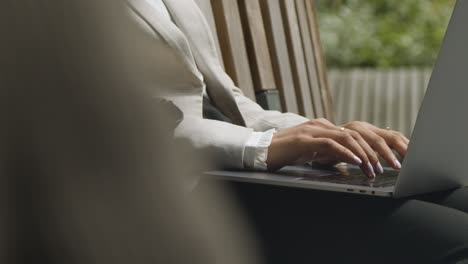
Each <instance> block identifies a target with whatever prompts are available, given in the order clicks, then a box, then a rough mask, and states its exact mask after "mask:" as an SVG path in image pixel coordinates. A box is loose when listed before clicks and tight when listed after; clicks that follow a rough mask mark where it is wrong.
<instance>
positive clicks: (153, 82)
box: [128, 0, 308, 168]
mask: <svg viewBox="0 0 468 264" xmlns="http://www.w3.org/2000/svg"><path fill="white" fill-rule="evenodd" d="M128 2H129V7H130V8H131V10H132V13H131V14H132V16H133V17H134V18H135V19H136V20H137V22H138V24H139V25H140V26H141V27H142V28H143V29H144V30H143V31H142V32H143V33H144V34H146V35H147V36H146V37H145V39H146V40H147V41H149V42H151V43H148V45H151V46H154V48H152V50H153V52H152V53H151V54H148V56H147V58H146V59H147V60H152V61H151V65H153V67H152V68H151V69H149V70H148V72H147V73H146V74H145V75H144V77H143V79H144V80H142V81H143V83H144V85H146V86H147V87H149V88H152V87H155V88H156V87H157V88H158V90H161V91H163V92H162V93H163V94H162V95H161V94H159V96H162V97H164V98H166V99H168V100H171V101H173V102H174V104H176V105H177V106H178V107H179V108H180V109H181V110H182V112H183V113H184V121H183V122H182V123H181V124H180V126H179V127H178V128H177V130H176V136H177V137H182V138H186V139H188V140H189V141H190V142H191V143H192V144H193V146H195V147H196V148H197V149H200V150H203V151H207V152H208V154H211V155H212V156H213V157H214V158H215V159H216V164H217V165H219V166H220V167H223V168H243V154H244V146H245V144H246V142H247V140H248V139H249V137H250V135H251V134H252V132H253V131H266V130H268V129H271V128H276V129H282V128H287V127H291V126H294V125H297V124H300V123H303V122H305V121H307V120H308V119H306V118H304V117H301V116H299V115H296V114H292V113H280V112H277V111H265V110H263V109H262V108H261V107H260V106H259V105H258V104H256V103H255V102H253V101H251V100H250V99H249V98H247V97H246V96H244V94H243V93H242V91H241V90H240V89H239V88H238V87H236V86H235V84H234V82H233V81H232V79H231V78H230V77H229V76H228V75H227V74H226V72H225V71H224V69H223V68H222V66H221V64H220V60H219V58H218V55H217V53H216V48H215V42H214V40H213V36H212V35H211V32H210V28H209V26H208V23H207V21H206V19H205V17H204V15H203V14H202V12H201V10H200V8H199V7H198V5H197V4H196V3H195V2H194V0H165V1H164V2H165V4H166V6H167V9H168V10H169V12H170V14H171V16H172V18H173V20H174V22H175V24H176V25H177V26H176V25H175V24H174V23H173V22H172V21H171V20H170V19H167V18H165V17H164V15H163V14H161V13H160V11H159V10H157V9H155V8H153V6H151V5H150V4H149V3H147V2H146V0H128ZM205 92H206V93H207V94H208V95H209V97H210V99H211V101H212V103H213V104H214V105H215V106H216V107H217V108H218V109H219V110H220V111H221V112H222V113H223V114H225V115H226V116H227V117H229V118H230V119H231V120H232V121H233V123H234V124H230V123H226V122H221V121H214V120H208V119H203V110H202V106H203V105H202V104H203V94H204V93H205Z"/></svg>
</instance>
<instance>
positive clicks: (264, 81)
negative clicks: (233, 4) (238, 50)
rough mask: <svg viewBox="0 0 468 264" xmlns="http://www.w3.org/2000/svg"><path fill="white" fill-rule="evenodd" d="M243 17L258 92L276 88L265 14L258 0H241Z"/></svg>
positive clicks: (255, 86)
mask: <svg viewBox="0 0 468 264" xmlns="http://www.w3.org/2000/svg"><path fill="white" fill-rule="evenodd" d="M239 6H240V11H241V12H240V13H241V19H242V21H243V22H244V23H243V27H244V34H245V39H246V46H247V54H248V55H249V61H250V67H251V70H252V76H253V82H254V88H255V91H256V92H262V91H266V90H274V89H276V83H275V78H274V77H273V67H272V63H271V58H270V53H269V45H268V42H267V38H266V33H265V26H264V24H263V15H262V11H261V8H260V2H259V1H258V0H239Z"/></svg>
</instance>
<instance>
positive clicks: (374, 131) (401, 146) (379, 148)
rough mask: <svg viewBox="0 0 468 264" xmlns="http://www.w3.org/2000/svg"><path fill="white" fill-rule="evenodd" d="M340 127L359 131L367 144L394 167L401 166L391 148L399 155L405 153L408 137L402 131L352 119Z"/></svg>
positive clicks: (398, 167)
mask: <svg viewBox="0 0 468 264" xmlns="http://www.w3.org/2000/svg"><path fill="white" fill-rule="evenodd" d="M342 127H344V128H346V129H349V130H352V131H355V132H357V133H359V134H360V135H361V136H362V138H363V139H364V140H365V141H366V142H367V143H368V144H369V146H370V147H371V148H372V149H374V151H375V152H377V153H378V154H379V155H380V156H381V157H382V158H383V159H384V160H386V161H387V163H388V164H389V165H390V166H392V167H393V168H394V169H400V168H401V164H400V162H399V161H398V159H397V157H396V156H395V154H393V151H392V149H393V150H395V151H396V152H397V153H398V154H400V156H401V157H404V156H405V155H406V150H407V148H408V144H409V139H408V138H406V137H405V136H404V135H403V134H402V133H400V132H398V131H394V130H391V129H389V128H388V129H382V128H378V127H376V126H374V125H372V124H369V123H367V122H361V121H354V122H351V123H348V124H345V125H343V126H342Z"/></svg>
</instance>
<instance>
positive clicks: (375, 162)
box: [352, 131, 384, 174]
mask: <svg viewBox="0 0 468 264" xmlns="http://www.w3.org/2000/svg"><path fill="white" fill-rule="evenodd" d="M352 136H353V137H354V139H355V140H356V141H357V143H358V144H359V145H361V147H362V149H363V150H364V151H365V152H366V155H367V157H368V158H369V162H370V164H371V166H373V168H374V170H375V171H376V172H377V173H378V174H382V173H383V172H384V170H383V167H382V164H380V161H379V157H378V156H377V154H376V153H375V151H374V150H373V149H372V147H371V146H370V145H369V144H368V143H367V142H366V141H365V140H364V138H363V137H362V136H361V135H360V134H359V133H357V132H355V131H352Z"/></svg>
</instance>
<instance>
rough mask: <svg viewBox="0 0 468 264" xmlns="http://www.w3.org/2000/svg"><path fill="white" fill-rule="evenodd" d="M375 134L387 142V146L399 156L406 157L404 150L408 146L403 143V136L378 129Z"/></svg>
mask: <svg viewBox="0 0 468 264" xmlns="http://www.w3.org/2000/svg"><path fill="white" fill-rule="evenodd" d="M377 134H378V135H379V136H381V137H382V138H383V139H385V141H386V142H387V145H388V146H389V147H390V148H392V149H394V150H396V151H397V152H398V154H400V156H402V157H404V156H405V155H406V150H407V149H408V144H406V143H405V142H404V140H403V139H402V137H404V135H403V134H401V133H399V132H396V131H392V130H384V129H378V130H377Z"/></svg>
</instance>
